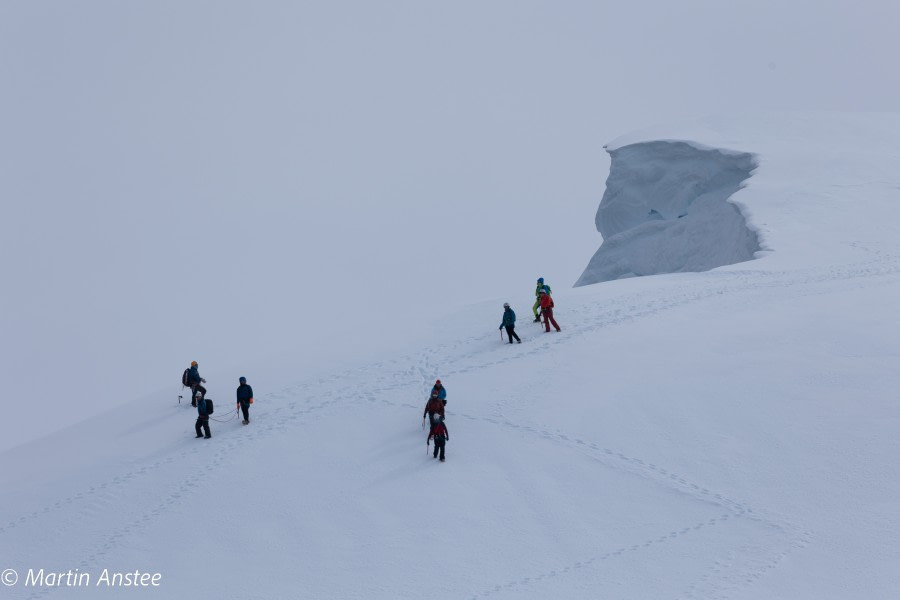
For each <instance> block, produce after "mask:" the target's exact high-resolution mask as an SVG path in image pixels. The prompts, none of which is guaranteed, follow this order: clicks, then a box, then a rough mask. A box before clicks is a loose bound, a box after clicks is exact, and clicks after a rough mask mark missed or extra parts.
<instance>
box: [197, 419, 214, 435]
mask: <svg viewBox="0 0 900 600" xmlns="http://www.w3.org/2000/svg"><path fill="white" fill-rule="evenodd" d="M201 428H202V429H203V432H201V431H200V429H201ZM194 429H195V430H197V435H203V433H206V437H212V434H210V433H209V417H197V424H196V425H194Z"/></svg>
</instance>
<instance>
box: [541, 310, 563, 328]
mask: <svg viewBox="0 0 900 600" xmlns="http://www.w3.org/2000/svg"><path fill="white" fill-rule="evenodd" d="M541 314H542V315H544V330H545V331H550V323H553V326H554V327H556V330H557V331H559V324H558V323H557V322H556V319H554V318H553V309H552V308H542V309H541Z"/></svg>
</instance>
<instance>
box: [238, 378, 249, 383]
mask: <svg viewBox="0 0 900 600" xmlns="http://www.w3.org/2000/svg"><path fill="white" fill-rule="evenodd" d="M238 381H240V382H241V383H247V378H246V377H241V378H240V379H239V380H238Z"/></svg>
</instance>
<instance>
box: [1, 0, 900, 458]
mask: <svg viewBox="0 0 900 600" xmlns="http://www.w3.org/2000/svg"><path fill="white" fill-rule="evenodd" d="M898 6H900V5H898V4H897V3H893V2H871V1H870V2H849V1H848V2H827V1H821V0H820V1H815V2H799V1H792V2H784V1H779V2H774V1H771V2H767V1H759V0H757V1H753V2H721V1H709V2H697V1H679V2H669V1H668V0H655V1H645V2H615V3H612V2H599V1H591V2H528V1H523V0H515V1H494V2H492V1H488V2H485V1H478V2H422V1H420V0H416V1H408V2H406V1H404V2H397V1H390V2H365V1H343V2H318V3H311V2H310V3H307V2H293V1H292V2H239V3H238V2H225V1H222V0H215V1H206V2H199V1H183V0H179V1H177V2H176V1H153V2H149V1H147V2H120V1H118V0H115V1H112V0H111V1H108V2H96V1H79V2H63V1H56V2H51V1H45V2H33V1H7V2H2V3H0V81H2V93H0V202H2V208H3V210H2V224H3V235H2V237H0V261H2V273H3V284H2V288H0V309H2V310H0V333H2V335H0V339H2V340H3V344H2V356H0V374H2V377H3V381H4V401H5V405H6V409H5V410H6V412H5V414H4V417H5V418H4V419H2V421H0V428H2V431H0V434H2V435H0V449H2V448H4V447H9V446H10V445H13V444H15V443H18V442H21V441H23V440H26V439H29V438H32V437H35V436H36V435H39V434H40V433H42V432H47V431H50V430H53V429H56V428H59V427H61V426H63V425H65V424H67V423H71V422H74V421H75V420H79V419H81V418H85V417H88V416H90V415H91V414H96V413H97V412H99V411H102V410H106V409H108V408H110V407H113V406H115V405H116V404H119V403H122V402H124V401H126V400H131V399H134V398H138V397H142V396H144V395H147V394H151V393H154V392H157V391H159V390H171V393H172V399H173V400H174V395H175V394H176V393H177V391H178V389H179V387H180V386H179V385H178V381H179V379H178V378H179V377H180V374H181V370H182V369H183V368H184V367H185V366H187V364H188V363H189V362H190V361H191V360H198V361H200V363H201V372H202V373H204V376H206V377H207V378H208V379H210V383H211V388H212V389H213V390H215V391H216V393H217V394H218V393H219V392H220V391H221V392H222V393H225V392H227V393H228V394H231V393H232V388H233V387H235V386H236V381H234V380H236V379H237V376H238V375H241V374H245V375H247V376H248V377H250V378H251V382H252V383H255V385H256V386H257V387H258V388H260V389H262V390H264V389H265V387H266V382H265V381H258V379H259V377H257V380H256V381H254V380H253V375H254V374H256V373H263V372H265V371H264V370H263V368H262V365H264V364H269V365H273V364H274V365H277V366H278V368H279V369H282V370H284V371H287V372H286V373H282V375H283V378H284V379H285V380H290V379H291V377H292V376H295V378H296V379H300V378H301V376H302V375H303V374H305V373H306V372H308V371H309V370H311V369H314V368H317V365H321V364H328V363H329V361H332V360H341V359H342V358H343V357H344V356H346V355H348V354H352V355H359V356H362V355H366V354H367V353H368V354H372V355H383V354H385V353H389V352H390V351H391V349H392V348H391V335H390V334H391V331H393V330H396V329H397V328H400V327H402V328H405V329H407V330H408V329H410V328H412V329H415V328H422V329H423V335H426V334H427V331H426V324H427V322H428V319H430V318H436V317H439V316H440V315H442V314H445V313H446V312H447V311H452V310H457V309H459V308H460V307H462V306H464V305H465V304H467V303H471V302H474V301H478V300H482V299H486V298H497V297H500V298H502V299H506V300H509V301H510V302H512V303H513V305H514V306H516V307H518V309H519V312H520V314H522V313H525V312H528V305H529V299H530V297H531V293H532V292H533V283H534V279H535V277H537V276H544V277H546V278H547V279H548V281H549V282H550V283H551V284H552V285H554V286H555V287H563V288H564V287H569V286H571V285H572V284H573V283H574V281H575V279H576V278H577V277H578V276H579V275H580V273H581V271H582V269H583V268H584V267H585V265H586V264H587V261H588V259H589V258H590V257H591V255H592V254H593V252H594V251H595V250H596V249H597V247H598V246H599V244H600V242H601V239H600V237H599V234H598V233H597V232H596V230H595V229H594V222H593V220H594V213H595V211H596V208H597V205H598V203H599V201H600V197H601V195H602V193H603V182H604V179H605V177H606V174H607V168H608V160H607V158H606V155H605V153H604V151H603V149H602V145H603V144H604V143H605V142H606V141H608V140H609V139H610V138H613V137H615V136H617V135H620V134H622V133H625V132H627V131H629V130H631V129H635V128H640V127H644V126H647V125H652V124H654V123H657V122H661V121H668V120H674V119H679V118H682V117H688V116H694V115H703V114H709V113H719V114H724V115H727V114H729V113H734V112H742V111H748V110H785V109H786V110H841V111H843V110H864V111H873V110H874V111H882V110H887V111H894V110H897V108H898V103H900V78H898V77H897V68H896V60H897V57H898V56H900V41H898V37H897V35H896V24H897V22H898V21H900V8H898ZM573 232H574V233H573ZM513 293H518V295H517V296H515V297H510V295H511V294H513ZM455 318H460V317H459V316H458V314H457V316H456V317H455ZM498 322H499V312H498ZM485 327H486V328H491V327H496V324H493V323H486V324H485ZM434 343H435V345H437V346H438V347H439V343H440V340H434ZM254 369H255V370H254ZM211 375H215V377H211ZM258 393H259V392H258Z"/></svg>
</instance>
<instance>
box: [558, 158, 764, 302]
mask: <svg viewBox="0 0 900 600" xmlns="http://www.w3.org/2000/svg"><path fill="white" fill-rule="evenodd" d="M608 151H609V154H610V157H611V161H612V162H611V165H610V171H609V177H608V179H607V181H606V192H605V193H604V194H603V199H602V200H601V201H600V207H599V208H598V209H597V217H596V224H597V230H598V231H599V232H600V233H601V234H602V235H603V244H602V245H601V246H600V248H599V249H598V250H597V252H596V253H595V254H594V256H593V257H592V258H591V260H590V262H589V263H588V266H587V268H586V269H585V270H584V273H582V275H581V277H580V278H579V279H578V281H577V282H576V283H575V285H576V286H581V285H589V284H591V283H599V282H601V281H610V280H613V279H621V278H623V277H636V276H641V275H654V274H659V273H679V272H686V271H707V270H709V269H713V268H715V267H720V266H722V265H728V264H733V263H737V262H742V261H746V260H750V259H752V258H753V256H754V253H755V252H756V251H757V250H759V247H760V244H759V241H758V239H757V235H756V234H755V233H754V232H753V231H751V230H750V229H749V228H748V226H747V223H746V220H745V219H744V217H743V215H742V214H741V212H740V210H739V209H738V207H737V206H735V205H734V204H733V203H732V202H731V201H730V198H731V196H732V195H733V194H734V193H735V192H737V191H738V190H740V189H741V187H742V184H743V182H744V181H745V180H746V179H747V178H749V177H750V176H751V174H752V173H753V170H754V169H755V168H756V167H757V162H756V159H755V157H754V155H752V154H749V153H746V152H735V151H730V150H720V149H714V148H708V147H704V146H700V145H695V144H691V143H688V142H682V141H647V142H641V143H635V144H630V145H626V146H622V147H617V148H610V149H609V150H608Z"/></svg>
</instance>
